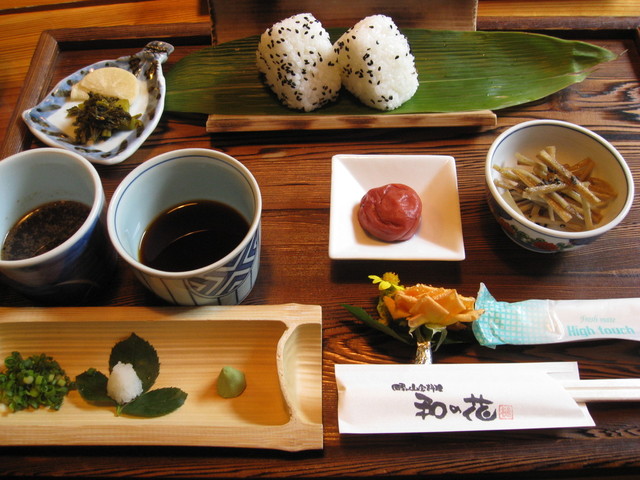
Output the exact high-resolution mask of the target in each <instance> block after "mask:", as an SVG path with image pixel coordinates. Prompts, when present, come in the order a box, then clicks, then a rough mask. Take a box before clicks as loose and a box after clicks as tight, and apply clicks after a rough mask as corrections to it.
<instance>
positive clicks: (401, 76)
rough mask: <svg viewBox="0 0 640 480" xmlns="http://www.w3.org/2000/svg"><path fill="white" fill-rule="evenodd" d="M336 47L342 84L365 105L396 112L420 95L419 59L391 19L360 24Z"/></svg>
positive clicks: (371, 19)
mask: <svg viewBox="0 0 640 480" xmlns="http://www.w3.org/2000/svg"><path fill="white" fill-rule="evenodd" d="M334 47H335V51H336V52H337V53H338V64H339V66H340V72H341V76H342V84H343V85H344V86H345V88H346V89H347V90H349V91H350V92H351V93H352V94H353V95H355V96H356V97H357V98H358V99H360V101H361V102H363V103H364V104H365V105H368V106H370V107H373V108H376V109H379V110H393V109H395V108H398V107H399V106H400V105H402V104H403V103H404V102H406V101H407V100H409V99H410V98H411V97H413V95H414V94H415V93H416V91H417V89H418V72H417V71H416V67H415V58H414V56H413V54H412V53H411V48H410V46H409V42H408V41H407V38H406V37H405V36H404V35H403V34H402V33H401V32H400V30H398V27H397V26H396V24H395V23H394V22H393V20H392V19H391V18H389V17H387V16H385V15H372V16H370V17H366V18H364V19H362V20H360V21H359V22H358V23H356V24H355V25H354V26H353V27H351V28H350V29H349V30H347V31H346V32H345V33H344V34H343V35H342V36H341V37H340V38H339V39H338V41H337V42H336V43H335V44H334Z"/></svg>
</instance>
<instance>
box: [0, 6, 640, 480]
mask: <svg viewBox="0 0 640 480" xmlns="http://www.w3.org/2000/svg"><path fill="white" fill-rule="evenodd" d="M32 3H37V2H35V1H34V2H28V1H21V2H20V4H19V5H18V7H19V8H18V9H17V10H16V11H14V12H8V11H6V10H0V36H2V40H3V42H2V43H3V49H2V51H1V53H0V54H1V55H2V64H3V67H4V68H3V69H2V70H0V86H1V87H2V88H1V90H0V95H1V97H0V98H1V103H0V129H2V131H3V132H6V131H7V128H8V127H12V126H13V125H14V124H15V119H14V120H13V121H12V118H11V117H12V113H13V112H14V110H15V106H16V104H17V103H18V97H19V94H20V89H21V85H22V83H23V82H24V81H25V78H27V71H28V66H29V62H30V59H31V56H32V54H33V52H34V49H35V46H36V42H37V39H38V37H39V35H40V32H41V31H42V30H44V29H47V28H57V27H65V28H82V27H104V26H109V25H122V24H127V25H139V27H126V26H122V27H117V28H109V29H106V30H101V29H95V30H86V29H85V30H81V31H75V30H72V31H62V32H56V33H53V34H52V35H53V38H54V39H58V40H61V39H63V40H64V41H66V42H67V43H66V44H65V45H66V46H63V48H61V49H60V51H59V52H57V53H56V54H55V55H54V57H55V65H54V66H53V67H52V74H53V78H51V80H50V82H49V83H50V84H53V83H55V82H57V81H58V80H59V79H60V78H62V77H63V76H65V75H66V74H68V73H71V72H72V71H74V70H76V69H77V68H79V67H81V66H83V65H86V64H89V63H93V62H94V61H97V60H102V59H105V58H114V57H115V56H119V55H122V54H128V53H134V52H135V51H137V50H138V48H137V47H134V46H133V45H135V42H133V44H132V42H131V41H130V40H126V41H124V40H123V41H115V42H114V41H104V39H107V40H108V39H113V38H118V39H131V38H134V39H136V38H140V39H145V38H147V37H148V36H162V37H164V38H167V39H178V41H177V42H176V47H177V48H176V52H175V53H174V54H173V55H172V56H171V58H170V60H169V61H168V62H167V64H166V65H165V69H166V70H169V69H170V68H171V66H172V65H173V64H174V63H175V62H176V61H178V60H179V59H180V58H182V57H183V56H185V55H187V54H189V53H191V52H192V51H195V50H197V49H199V48H202V47H203V46H204V45H206V43H207V41H208V35H209V31H210V28H209V25H208V24H207V23H206V22H208V20H209V17H208V12H207V11H206V7H203V6H202V5H200V4H198V3H197V2H196V1H195V0H191V1H185V2H183V3H181V5H180V8H179V9H178V8H175V7H174V5H175V4H176V2H169V1H168V0H156V1H155V2H146V1H137V2H136V1H134V2H124V3H113V2H111V3H105V4H101V5H96V4H95V3H93V2H69V3H67V4H59V5H56V6H51V5H49V6H47V5H44V6H42V3H41V6H32ZM44 3H45V4H47V3H48V4H50V3H51V2H44ZM533 3H535V4H536V5H537V8H538V10H536V7H535V6H534V5H532V4H533ZM581 3H582V2H578V1H576V2H572V1H564V2H530V1H521V2H515V1H513V2H512V1H507V0H502V1H501V0H495V1H487V2H484V1H482V0H481V1H480V6H479V18H478V28H479V29H482V28H486V29H494V28H517V29H526V30H534V29H537V28H541V27H542V28H545V27H546V28H549V29H550V30H548V32H549V33H552V34H554V35H558V36H566V37H571V38H578V39H581V40H587V41H590V42H592V43H595V44H598V45H601V46H604V47H607V48H610V49H611V50H613V51H615V52H616V53H620V54H621V55H620V57H619V58H618V59H617V60H615V61H613V62H611V63H609V64H607V65H605V66H604V67H603V68H601V69H599V70H597V71H595V72H594V73H593V74H592V75H591V76H590V77H589V78H588V79H587V80H585V81H584V82H582V83H581V84H578V85H575V86H572V87H569V88H567V89H565V90H563V91H561V92H559V93H557V94H554V95H552V96H550V97H549V98H546V99H542V100H540V101H537V102H533V103H531V104H528V105H524V106H520V107H514V108H510V109H507V110H505V111H500V112H497V113H498V126H497V128H496V129H494V130H488V131H474V130H473V129H462V128H439V129H401V130H353V131H336V132H326V131H319V132H312V131H299V132H268V133H257V134H251V133H236V134H212V135H209V134H207V133H206V131H205V128H204V121H203V119H202V118H196V119H193V118H184V117H178V116H175V115H170V114H167V115H165V116H164V117H163V119H162V120H161V122H160V124H159V126H158V128H157V129H156V131H155V132H154V134H153V135H152V136H151V137H150V138H149V139H148V141H147V142H146V143H145V145H144V146H143V147H142V148H141V149H140V150H139V151H138V152H137V153H135V154H134V155H133V156H132V157H131V158H130V159H128V160H126V161H125V162H123V163H122V164H119V165H114V166H108V167H105V166H98V167H97V168H98V171H99V173H100V175H101V177H102V179H103V183H104V185H105V190H106V191H107V197H108V198H109V197H110V196H111V194H112V193H113V190H114V189H115V187H116V185H117V184H118V183H119V182H120V180H122V178H123V177H124V176H125V175H126V174H127V173H128V172H129V171H131V169H133V168H134V167H135V166H136V165H138V164H140V163H141V162H143V161H144V160H146V159H148V158H150V157H152V156H155V155H158V154H160V153H163V152H166V151H169V150H173V149H178V148H185V147H205V148H215V149H219V150H222V151H224V152H226V153H228V154H230V155H232V156H234V157H236V158H237V159H239V160H240V161H242V162H243V163H244V164H245V165H246V166H247V167H248V168H249V169H250V170H251V171H252V172H253V173H254V175H255V176H256V178H257V180H258V182H259V183H260V185H261V189H262V192H263V201H264V214H263V247H262V248H263V251H262V252H263V253H262V260H261V271H260V277H259V279H258V282H257V284H256V287H255V288H254V290H253V292H252V293H251V295H250V296H249V297H248V299H247V301H246V302H245V303H246V304H252V305H262V304H280V303H289V302H295V303H303V304H319V305H321V306H322V308H323V355H324V359H323V392H324V393H323V423H324V449H323V450H322V451H311V452H300V453H284V452H279V451H271V450H259V449H256V450H244V449H225V448H201V447H198V448H189V447H175V448H173V447H172V448H165V447H163V448H158V447H135V448H133V447H132V448H126V447H113V446H111V447H110V446H104V447H77V446H64V445H60V446H55V447H8V448H7V447H3V448H2V449H0V476H1V477H4V478H8V477H20V476H38V477H65V478H66V477H74V476H75V477H84V478H99V477H120V478H122V477H125V478H126V477H137V476H139V477H158V478H196V477H197V478H203V477H220V478H223V477H226V478H228V477H250V476H264V477H269V478H275V477H289V476H292V477H308V478H311V477H347V476H348V477H368V476H370V477H375V476H379V477H406V476H416V475H421V476H425V477H426V478H513V477H514V476H517V477H518V478H541V477H544V478H577V477H585V478H607V477H612V478H613V477H615V478H620V477H628V478H637V476H638V475H639V474H640V409H638V404H637V403H619V404H610V403H602V404H590V405H589V410H590V412H591V414H592V416H593V418H594V420H595V422H596V426H595V427H592V428H578V429H566V430H540V431H536V430H530V431H513V432H485V433H472V434H456V433H450V434H437V435H436V434H432V435H427V434H410V435H379V436H376V435H359V436H350V435H341V434H340V433H339V432H338V427H337V393H336V386H335V379H334V374H333V368H334V365H335V364H337V363H408V362H410V361H411V358H412V355H413V351H412V350H411V349H410V348H407V347H406V346H404V345H402V344H399V343H397V342H395V341H393V340H390V339H388V338H387V337H384V336H383V335H381V334H378V333H375V332H373V331H371V330H369V329H367V328H366V327H364V326H363V325H361V324H359V323H357V322H356V321H355V320H354V319H353V318H352V317H350V315H349V314H347V312H346V311H345V310H344V309H343V308H342V307H341V306H340V304H341V303H351V304H357V305H360V306H363V307H366V308H368V309H372V308H373V302H374V300H375V290H373V288H372V287H371V285H370V284H369V282H368V279H367V276H368V275H369V274H382V273H384V272H385V271H388V270H393V271H396V272H398V273H399V274H400V276H401V278H402V280H403V282H404V283H406V284H412V283H416V282H424V283H430V284H433V285H441V286H447V287H453V288H457V289H458V291H460V292H461V293H463V294H466V295H475V294H476V292H477V289H478V286H479V284H480V282H484V283H485V284H486V285H487V286H488V288H489V289H490V291H491V292H492V293H493V295H494V296H495V297H496V298H497V299H499V300H504V301H520V300H525V299H529V298H551V299H597V298H626V297H637V296H639V295H638V294H639V293H640V260H639V258H640V243H639V242H638V240H637V239H638V235H639V234H640V210H638V193H637V194H636V199H635V204H634V207H633V208H632V210H631V212H630V214H629V215H628V217H627V218H626V219H625V221H624V222H623V223H621V224H620V225H619V226H618V227H616V229H615V230H613V231H612V232H610V233H609V234H607V235H606V237H603V238H601V239H599V240H598V241H597V242H596V243H594V244H592V245H590V246H588V247H586V248H585V249H583V250H580V251H578V252H574V253H570V254H565V255H539V254H533V253H529V252H527V251H525V250H523V249H521V248H519V247H517V246H516V245H514V244H513V243H512V242H511V241H510V240H508V239H507V238H506V237H505V235H504V234H503V233H502V232H501V231H500V229H499V227H498V225H497V224H496V222H495V221H494V220H493V219H492V217H491V216H490V214H489V211H488V208H487V206H486V202H485V199H484V177H483V166H484V157H485V155H486V152H487V149H488V148H489V145H490V144H491V142H492V141H493V139H495V137H496V136H497V135H498V134H499V133H500V132H501V131H503V130H504V129H505V128H507V127H509V126H511V125H514V124H516V123H519V122H522V121H525V120H528V119H534V118H555V119H561V120H567V121H570V122H574V123H578V124H581V125H583V126H586V127H587V128H591V129H593V130H595V131H596V132H597V133H599V134H601V135H602V136H604V137H605V138H607V139H608V140H609V141H611V142H612V143H613V144H614V145H615V146H616V147H617V148H618V149H619V151H620V152H621V153H622V155H623V156H624V157H625V158H626V160H627V162H628V163H629V166H630V167H631V170H632V172H633V174H634V176H635V179H636V192H639V191H640V55H639V53H638V50H639V41H638V37H637V35H638V32H637V28H635V27H637V25H638V24H640V17H639V16H638V14H639V12H638V11H637V10H638V7H637V6H636V5H635V3H636V2H635V1H626V2H625V1H618V2H607V5H609V4H610V7H608V8H609V10H606V11H604V10H600V9H601V8H604V7H599V8H600V9H594V8H591V7H589V3H590V2H587V5H586V6H585V7H584V8H585V14H586V15H587V16H585V17H581V18H573V17H572V16H571V15H572V13H573V12H575V11H576V8H577V6H578V5H580V4H581ZM594 3H595V2H594ZM598 3H600V2H598ZM603 16H615V17H617V18H613V19H611V18H607V19H605V18H602V17H603ZM514 17H536V18H534V19H533V20H532V19H531V18H514ZM631 17H637V18H636V20H637V22H636V21H635V20H634V19H633V18H631ZM116 18H120V19H121V18H127V21H118V20H116ZM177 22H186V23H188V24H189V25H188V26H185V25H179V26H178V25H172V24H175V23H177ZM160 24H167V25H166V26H165V27H163V26H158V25H160ZM145 25H147V26H145ZM149 25H151V26H149ZM584 26H586V27H587V28H586V29H584V28H582V27H584ZM25 27H26V28H25ZM571 27H574V28H575V29H570V28H571ZM74 39H75V40H76V42H75V43H74V42H70V40H74ZM141 43H143V42H141ZM6 45H10V46H11V48H7V47H6ZM69 45H72V46H73V47H70V46H69ZM40 61H44V60H42V59H40ZM27 80H28V79H27ZM5 140H12V139H8V138H5ZM29 142H30V143H29V145H28V147H37V146H41V145H38V144H37V143H35V142H33V143H31V140H29ZM12 145H16V144H14V143H12ZM12 148H16V147H12ZM339 153H363V154H364V153H395V154H442V155H451V156H453V157H455V159H456V165H457V174H458V185H459V195H460V204H461V213H462V226H463V233H464V241H465V250H466V259H465V260H464V261H461V262H398V261H331V260H330V259H329V257H328V232H329V206H330V174H331V170H330V161H331V157H332V156H333V155H335V154H339ZM97 304H98V305H105V306H106V305H126V306H140V305H151V306H162V305H163V302H162V301H160V300H158V299H157V298H155V297H154V296H153V295H151V294H150V293H148V292H147V291H146V290H145V289H144V288H143V287H142V286H141V285H140V284H139V283H138V282H137V281H136V280H135V278H134V277H133V275H132V274H131V273H130V271H129V270H128V269H127V268H125V266H124V265H121V268H120V269H119V271H118V274H117V275H116V277H115V278H114V284H113V288H112V290H111V291H108V292H105V296H104V298H102V299H100V300H98V302H97ZM0 305H2V306H15V307H17V308H24V307H28V306H32V305H34V304H33V303H31V302H30V301H28V300H26V299H24V298H22V297H20V296H19V295H17V294H15V293H14V292H12V291H10V290H9V289H8V288H6V287H3V286H0ZM435 361H436V362H439V363H488V362H508V363H511V362H532V361H577V362H578V363H579V366H580V371H581V374H582V377H583V378H638V377H640V349H639V347H638V344H637V343H634V342H628V341H614V340H610V341H593V342H587V343H568V344H562V345H546V346H505V347H498V348H496V349H488V348H484V347H480V346H478V345H473V344H465V345H457V346H446V347H443V348H442V349H441V350H440V351H438V352H437V353H436V356H435ZM1 423H2V418H1V417H0V427H1ZM36 443H37V442H36Z"/></svg>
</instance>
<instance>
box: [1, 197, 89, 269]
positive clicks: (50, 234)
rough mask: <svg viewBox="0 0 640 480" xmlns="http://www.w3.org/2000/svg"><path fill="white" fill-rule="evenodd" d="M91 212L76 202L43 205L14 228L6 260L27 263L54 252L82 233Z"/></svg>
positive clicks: (6, 243) (5, 249)
mask: <svg viewBox="0 0 640 480" xmlns="http://www.w3.org/2000/svg"><path fill="white" fill-rule="evenodd" d="M90 211H91V208H90V207H89V206H88V205H85V204H84V203H81V202H76V201H74V200H58V201H55V202H49V203H45V204H44V205H40V206H39V207H37V208H35V209H33V210H32V211H30V212H29V213H27V214H26V215H24V216H23V217H22V218H21V219H20V220H18V221H17V222H16V224H15V225H14V226H13V227H11V230H9V233H7V236H6V237H5V240H4V242H3V244H2V257H1V258H2V260H24V259H26V258H31V257H35V256H37V255H42V254H43V253H46V252H48V251H49V250H53V249H54V248H55V247H57V246H58V245H60V244H62V243H63V242H64V241H65V240H67V239H68V238H70V237H71V236H72V235H73V234H74V233H76V232H77V231H78V229H79V228H80V227H81V226H82V224H83V223H84V221H85V220H86V219H87V217H88V216H89V212H90Z"/></svg>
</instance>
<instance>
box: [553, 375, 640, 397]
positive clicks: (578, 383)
mask: <svg viewBox="0 0 640 480" xmlns="http://www.w3.org/2000/svg"><path fill="white" fill-rule="evenodd" d="M561 383H562V385H563V386H564V388H565V389H566V390H567V391H568V392H569V393H570V394H571V396H572V397H573V399H574V400H575V401H576V402H582V403H586V402H629V401H640V378H617V379H596V380H562V381H561Z"/></svg>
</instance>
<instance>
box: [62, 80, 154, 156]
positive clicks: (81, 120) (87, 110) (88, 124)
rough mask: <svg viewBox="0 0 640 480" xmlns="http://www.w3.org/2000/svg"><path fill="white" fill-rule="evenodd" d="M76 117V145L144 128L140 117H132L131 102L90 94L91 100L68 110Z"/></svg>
mask: <svg viewBox="0 0 640 480" xmlns="http://www.w3.org/2000/svg"><path fill="white" fill-rule="evenodd" d="M67 116H68V117H75V120H74V121H73V126H75V127H76V128H75V130H74V133H75V136H76V137H75V140H74V141H75V143H76V144H80V145H82V144H88V143H95V142H98V141H101V140H107V139H109V138H110V137H111V135H113V133H114V132H117V131H120V130H135V129H136V128H142V127H143V123H142V121H141V120H140V118H139V117H140V115H135V116H131V114H130V113H129V101H128V100H126V99H122V98H117V97H105V96H103V95H100V94H97V93H93V92H89V99H88V100H85V101H84V102H82V103H81V104H80V105H77V106H75V107H71V108H70V109H68V110H67Z"/></svg>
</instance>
